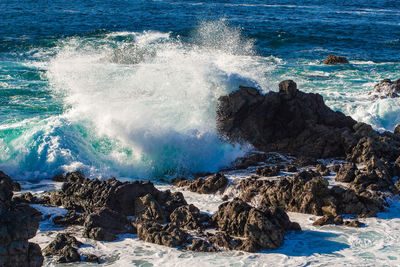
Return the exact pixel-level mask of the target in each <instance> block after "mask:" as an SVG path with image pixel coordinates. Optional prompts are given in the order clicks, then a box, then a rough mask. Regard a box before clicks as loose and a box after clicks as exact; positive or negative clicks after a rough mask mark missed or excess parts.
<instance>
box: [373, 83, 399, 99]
mask: <svg viewBox="0 0 400 267" xmlns="http://www.w3.org/2000/svg"><path fill="white" fill-rule="evenodd" d="M371 94H372V95H373V96H375V97H379V98H385V97H391V98H393V97H399V96H400V79H398V80H396V81H391V80H390V79H384V80H382V81H380V82H379V83H378V84H376V85H375V86H374V90H373V91H372V92H371Z"/></svg>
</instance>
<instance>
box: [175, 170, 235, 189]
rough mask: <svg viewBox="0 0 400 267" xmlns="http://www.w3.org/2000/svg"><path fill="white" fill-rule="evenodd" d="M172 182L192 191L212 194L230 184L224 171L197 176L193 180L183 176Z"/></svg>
mask: <svg viewBox="0 0 400 267" xmlns="http://www.w3.org/2000/svg"><path fill="white" fill-rule="evenodd" d="M172 183H173V184H174V185H175V186H178V187H185V188H186V189H187V190H189V191H192V192H196V193H200V194H211V193H215V192H217V191H219V190H223V189H224V188H225V187H226V186H227V185H228V179H227V178H226V177H225V175H223V174H222V173H219V172H217V173H216V174H214V175H211V176H209V177H207V178H197V179H193V180H188V179H185V178H181V179H175V180H173V181H172Z"/></svg>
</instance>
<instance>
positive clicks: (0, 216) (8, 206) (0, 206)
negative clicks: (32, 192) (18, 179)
mask: <svg viewBox="0 0 400 267" xmlns="http://www.w3.org/2000/svg"><path fill="white" fill-rule="evenodd" d="M15 189H16V183H15V182H14V181H13V180H12V179H11V177H9V176H8V175H6V174H5V173H4V172H2V171H0V266H15V267H18V266H32V267H36V266H41V265H42V263H43V256H42V253H41V250H40V247H39V245H37V244H34V243H30V242H28V240H29V239H30V238H32V237H34V236H35V235H36V231H37V229H38V227H39V223H40V220H41V216H42V214H41V213H40V212H38V211H37V210H36V209H34V208H32V207H30V206H28V205H25V204H17V203H15V202H13V201H12V196H13V190H15Z"/></svg>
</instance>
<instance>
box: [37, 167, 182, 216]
mask: <svg viewBox="0 0 400 267" xmlns="http://www.w3.org/2000/svg"><path fill="white" fill-rule="evenodd" d="M65 179H66V182H65V183H64V184H63V186H62V189H61V191H54V192H51V193H50V194H49V195H47V196H44V197H43V199H42V201H43V202H47V203H49V204H50V205H55V206H64V207H65V208H66V209H69V210H75V211H77V212H87V213H92V212H94V211H96V210H98V209H99V208H102V207H107V208H109V209H111V210H113V211H115V212H118V213H122V214H123V215H125V216H137V215H138V214H137V212H136V211H135V207H140V203H138V205H136V204H135V203H136V202H141V200H140V198H141V197H144V196H146V195H151V196H152V197H153V199H154V200H155V201H157V202H158V203H159V204H160V205H161V206H164V207H165V212H166V213H167V214H165V216H166V217H168V216H169V214H170V213H171V212H172V211H173V210H174V209H175V208H176V207H178V206H180V205H185V204H186V201H185V200H184V198H183V195H182V194H181V193H171V192H170V191H165V192H162V191H159V190H157V189H156V188H155V187H154V185H153V184H152V183H150V182H139V181H135V182H124V183H123V182H120V181H118V180H117V179H115V178H111V179H107V180H104V181H100V180H98V179H87V178H85V177H84V176H83V175H82V174H81V173H79V172H73V173H69V174H67V175H66V177H65Z"/></svg>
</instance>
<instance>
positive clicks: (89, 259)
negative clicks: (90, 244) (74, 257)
mask: <svg viewBox="0 0 400 267" xmlns="http://www.w3.org/2000/svg"><path fill="white" fill-rule="evenodd" d="M82 256H83V260H84V261H86V262H95V263H100V262H101V260H100V258H99V257H98V256H96V255H93V254H83V255H82Z"/></svg>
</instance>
